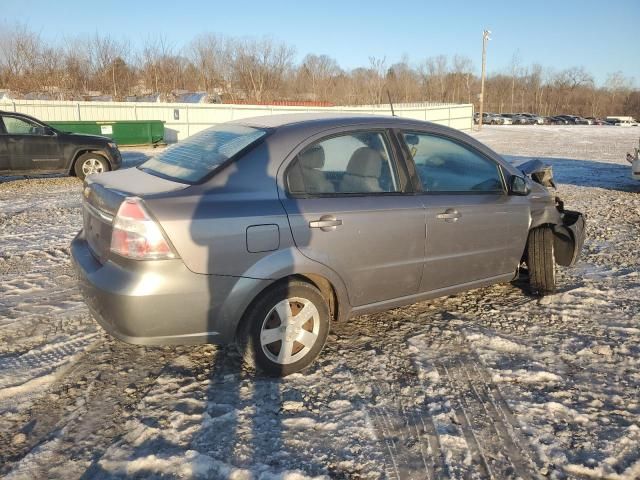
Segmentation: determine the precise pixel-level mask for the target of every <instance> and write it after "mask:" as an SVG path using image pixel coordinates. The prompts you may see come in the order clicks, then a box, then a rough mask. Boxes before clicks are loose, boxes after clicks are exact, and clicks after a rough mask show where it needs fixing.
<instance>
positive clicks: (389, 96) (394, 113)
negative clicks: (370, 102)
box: [387, 88, 396, 117]
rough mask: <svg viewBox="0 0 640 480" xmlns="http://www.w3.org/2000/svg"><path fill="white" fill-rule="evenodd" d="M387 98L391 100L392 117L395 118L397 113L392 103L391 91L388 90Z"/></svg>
mask: <svg viewBox="0 0 640 480" xmlns="http://www.w3.org/2000/svg"><path fill="white" fill-rule="evenodd" d="M387 97H388V98H389V106H390V107H391V116H392V117H395V116H396V112H394V111H393V102H392V101H391V94H390V93H389V89H388V88H387Z"/></svg>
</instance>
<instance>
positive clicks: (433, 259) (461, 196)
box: [401, 131, 530, 292]
mask: <svg viewBox="0 0 640 480" xmlns="http://www.w3.org/2000/svg"><path fill="white" fill-rule="evenodd" d="M401 137H402V139H403V140H404V141H405V143H406V146H407V149H408V151H409V152H410V156H411V157H412V158H413V161H414V165H415V168H416V172H417V174H418V178H419V180H420V183H421V186H422V190H423V193H422V195H421V197H422V199H423V202H424V205H425V208H426V224H427V235H426V254H425V266H424V274H423V277H422V282H421V285H420V291H423V292H427V291H433V290H438V289H441V288H447V287H453V286H458V285H463V284H465V283H469V282H473V281H478V280H482V279H490V278H492V277H496V276H500V275H504V274H508V273H515V271H516V268H517V266H518V264H519V262H520V259H521V256H522V253H523V251H524V246H525V243H526V239H527V234H528V229H529V218H530V215H529V202H528V199H527V198H526V197H520V196H512V195H508V194H507V189H506V186H505V182H504V179H503V175H502V170H501V168H500V167H499V165H498V164H497V163H496V162H495V161H494V160H493V159H491V158H489V157H488V156H485V155H484V154H483V153H481V152H480V151H478V150H476V149H475V148H473V147H472V146H470V145H468V144H465V143H463V142H460V141H459V140H455V139H453V138H449V137H446V136H442V135H436V134H431V133H425V132H408V131H405V132H403V133H402V134H401Z"/></svg>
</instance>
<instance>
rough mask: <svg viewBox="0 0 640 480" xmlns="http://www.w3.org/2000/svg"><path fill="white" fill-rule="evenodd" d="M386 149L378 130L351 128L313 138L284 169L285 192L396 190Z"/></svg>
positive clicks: (381, 191) (316, 192)
mask: <svg viewBox="0 0 640 480" xmlns="http://www.w3.org/2000/svg"><path fill="white" fill-rule="evenodd" d="M396 178H397V177H396V174H395V171H394V169H393V165H392V162H391V156H390V150H389V146H388V144H387V141H386V139H385V136H384V135H383V134H382V133H381V132H354V133H351V134H348V135H340V136H334V137H331V138H328V139H326V140H322V141H320V142H317V143H315V144H313V145H311V146H310V147H307V148H306V149H304V150H303V151H302V152H300V153H299V154H298V156H297V157H296V159H295V160H294V162H293V163H292V165H291V167H289V170H288V173H287V184H288V188H289V192H290V193H293V194H307V195H331V194H368V193H385V192H397V191H398V182H397V180H396Z"/></svg>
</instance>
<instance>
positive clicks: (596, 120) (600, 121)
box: [586, 117, 609, 125]
mask: <svg viewBox="0 0 640 480" xmlns="http://www.w3.org/2000/svg"><path fill="white" fill-rule="evenodd" d="M586 118H587V120H589V121H590V122H591V123H590V125H609V123H608V122H607V121H606V120H605V119H603V118H599V117H586Z"/></svg>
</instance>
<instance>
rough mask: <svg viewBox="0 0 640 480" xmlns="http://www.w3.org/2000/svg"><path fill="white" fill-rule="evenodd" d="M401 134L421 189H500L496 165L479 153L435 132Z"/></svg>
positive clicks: (437, 190) (467, 190) (466, 190)
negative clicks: (420, 183)
mask: <svg viewBox="0 0 640 480" xmlns="http://www.w3.org/2000/svg"><path fill="white" fill-rule="evenodd" d="M402 136H403V138H404V141H405V143H406V145H407V148H408V149H409V152H410V153H411V156H412V157H413V161H414V163H415V165H416V170H417V173H418V176H419V177H420V181H421V182H422V188H423V189H424V191H425V192H453V193H504V186H503V182H502V176H501V175H500V169H499V167H498V165H497V164H496V163H495V162H493V161H492V160H490V159H488V158H486V157H485V156H484V155H482V154H481V153H479V152H476V151H474V150H472V149H471V148H469V147H466V146H463V145H461V144H459V143H457V142H455V141H453V140H450V139H448V138H445V137H440V136H437V135H430V134H425V133H412V132H405V133H403V134H402Z"/></svg>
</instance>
